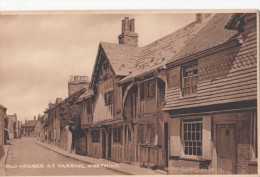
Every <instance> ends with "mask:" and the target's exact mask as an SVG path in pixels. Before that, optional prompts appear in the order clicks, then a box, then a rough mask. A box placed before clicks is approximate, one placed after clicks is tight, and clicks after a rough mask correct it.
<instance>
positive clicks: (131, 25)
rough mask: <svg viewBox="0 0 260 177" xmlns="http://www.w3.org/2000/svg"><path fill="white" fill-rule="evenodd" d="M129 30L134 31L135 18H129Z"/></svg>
mask: <svg viewBox="0 0 260 177" xmlns="http://www.w3.org/2000/svg"><path fill="white" fill-rule="evenodd" d="M130 31H131V32H135V19H131V20H130Z"/></svg>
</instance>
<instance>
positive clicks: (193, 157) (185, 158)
mask: <svg viewBox="0 0 260 177" xmlns="http://www.w3.org/2000/svg"><path fill="white" fill-rule="evenodd" d="M179 159H180V160H189V161H198V162H204V161H206V160H205V159H203V158H202V157H197V156H181V157H180V158H179Z"/></svg>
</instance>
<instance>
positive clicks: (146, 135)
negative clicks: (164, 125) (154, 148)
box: [138, 123, 156, 144]
mask: <svg viewBox="0 0 260 177" xmlns="http://www.w3.org/2000/svg"><path fill="white" fill-rule="evenodd" d="M138 132H139V133H138V135H139V136H138V140H139V143H140V144H154V141H155V136H156V127H155V123H146V124H139V130H138Z"/></svg>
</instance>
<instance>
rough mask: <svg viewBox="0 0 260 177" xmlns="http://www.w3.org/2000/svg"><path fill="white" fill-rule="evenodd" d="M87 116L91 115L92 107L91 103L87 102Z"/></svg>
mask: <svg viewBox="0 0 260 177" xmlns="http://www.w3.org/2000/svg"><path fill="white" fill-rule="evenodd" d="M87 114H88V115H89V114H92V105H91V101H87Z"/></svg>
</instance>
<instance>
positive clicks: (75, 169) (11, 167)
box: [5, 137, 122, 176]
mask: <svg viewBox="0 0 260 177" xmlns="http://www.w3.org/2000/svg"><path fill="white" fill-rule="evenodd" d="M34 141H35V139H33V138H26V137H23V138H22V139H16V140H13V141H12V143H11V144H12V145H11V146H10V148H9V152H8V156H7V159H6V165H5V167H6V176H17V175H19V176H39V175H40V176H53V175H55V176H61V175H62V176H64V175H70V176H72V175H120V173H119V172H116V171H112V170H109V169H106V168H94V167H89V166H88V165H89V164H87V163H83V162H81V161H78V160H75V159H72V158H69V157H65V156H63V155H60V154H58V153H56V152H53V151H51V150H48V149H46V148H44V147H42V146H40V145H38V144H36V143H34ZM121 175H122V174H121Z"/></svg>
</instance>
